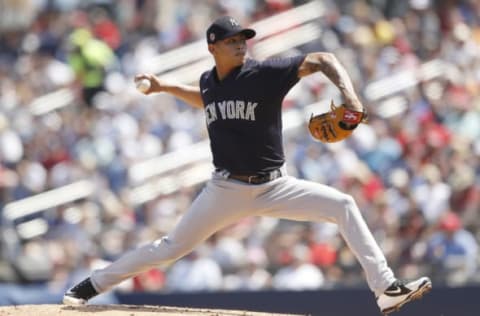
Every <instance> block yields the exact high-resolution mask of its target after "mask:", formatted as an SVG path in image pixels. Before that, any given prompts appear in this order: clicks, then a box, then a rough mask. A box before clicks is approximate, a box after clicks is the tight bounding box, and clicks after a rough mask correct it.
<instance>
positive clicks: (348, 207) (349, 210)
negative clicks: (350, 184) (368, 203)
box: [339, 194, 360, 222]
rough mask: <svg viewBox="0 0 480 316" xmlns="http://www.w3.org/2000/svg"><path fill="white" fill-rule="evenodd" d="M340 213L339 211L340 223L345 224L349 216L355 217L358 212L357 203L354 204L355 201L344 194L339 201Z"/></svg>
mask: <svg viewBox="0 0 480 316" xmlns="http://www.w3.org/2000/svg"><path fill="white" fill-rule="evenodd" d="M340 203H341V208H340V209H341V211H340V219H339V220H340V221H342V222H345V221H347V220H348V219H349V218H350V217H351V216H356V215H358V213H359V212H360V211H359V210H358V207H357V203H356V202H355V199H354V198H353V197H352V196H351V195H349V194H344V195H343V197H342V199H341V202H340Z"/></svg>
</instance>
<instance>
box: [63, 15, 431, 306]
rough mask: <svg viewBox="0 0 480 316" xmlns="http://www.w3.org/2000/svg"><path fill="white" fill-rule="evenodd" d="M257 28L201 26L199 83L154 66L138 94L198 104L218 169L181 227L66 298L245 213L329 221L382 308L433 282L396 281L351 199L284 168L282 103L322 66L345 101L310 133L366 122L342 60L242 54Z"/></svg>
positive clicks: (111, 282)
mask: <svg viewBox="0 0 480 316" xmlns="http://www.w3.org/2000/svg"><path fill="white" fill-rule="evenodd" d="M254 36H255V31H254V30H253V29H249V28H242V27H241V26H240V25H239V23H238V22H237V21H236V20H235V19H233V18H232V17H228V16H224V17H220V18H218V19H217V20H215V21H214V22H213V23H212V24H211V26H210V27H209V28H208V29H207V32H206V40H207V43H208V50H209V52H210V53H211V55H212V56H213V58H214V60H215V66H214V67H213V68H212V69H210V70H208V71H206V72H204V73H203V74H202V75H201V77H200V85H199V87H196V86H189V85H182V84H174V83H170V82H165V81H162V80H160V79H159V78H157V77H156V76H154V75H152V74H140V75H138V76H137V77H136V80H144V79H147V80H149V81H150V87H149V88H148V89H145V90H144V93H145V94H151V93H158V92H166V93H170V94H172V95H174V96H175V97H177V98H179V99H181V100H183V101H185V102H186V103H188V104H190V105H191V106H193V107H195V108H199V109H202V110H203V111H204V112H205V120H206V125H207V129H208V135H209V138H210V147H211V151H212V155H213V165H214V167H215V171H214V172H213V174H212V178H211V179H210V180H209V181H208V182H207V183H206V185H205V187H204V189H203V191H202V192H201V193H200V194H199V195H198V197H197V198H196V199H195V201H194V202H193V203H192V205H191V206H190V208H189V209H188V210H187V211H186V212H185V214H184V215H183V217H182V219H181V220H180V221H179V223H178V225H177V226H176V227H175V228H174V229H173V230H172V231H171V232H170V233H169V234H168V235H167V236H163V237H161V238H159V239H158V240H155V241H153V242H151V243H150V244H147V245H145V246H143V247H140V248H137V249H136V250H133V251H131V252H128V253H126V254H125V255H123V256H122V257H120V258H119V259H118V260H117V261H115V262H113V263H112V264H110V265H109V266H107V267H105V268H104V269H100V270H96V271H93V272H92V274H91V276H90V277H89V278H87V279H86V280H84V281H82V282H81V283H79V284H77V285H75V286H74V287H73V288H71V289H70V290H69V291H68V292H67V293H66V294H65V296H64V300H63V302H64V303H65V304H72V305H80V304H85V303H86V302H87V301H88V300H89V299H90V298H92V297H94V296H95V295H97V294H99V293H101V292H105V291H108V290H110V289H111V288H112V287H114V286H115V285H117V284H119V283H120V282H122V281H123V280H125V279H127V278H131V277H133V276H135V275H137V274H140V273H142V272H144V271H147V270H149V269H151V268H153V267H157V266H159V265H165V264H169V263H172V262H173V261H175V260H177V259H179V258H180V257H182V256H184V255H186V254H188V253H189V252H190V251H192V250H193V249H194V248H195V247H196V246H197V245H198V244H199V243H201V242H203V241H205V240H206V239H207V238H208V237H209V236H211V235H212V234H213V233H215V232H216V231H218V230H220V229H222V228H224V227H226V226H228V225H230V224H232V223H234V222H236V221H238V220H240V219H241V218H243V217H246V216H271V217H276V218H283V219H290V220H295V221H327V222H331V223H335V224H337V225H338V227H339V231H340V233H341V235H342V237H343V238H344V239H345V241H346V243H347V244H348V246H349V247H350V249H351V251H352V252H353V253H354V254H355V256H356V258H357V260H358V261H359V262H360V264H361V266H362V268H363V270H364V271H365V275H366V280H367V283H368V286H369V287H370V289H371V290H372V292H373V293H374V295H375V296H376V300H377V304H378V306H379V308H380V311H381V312H382V313H384V314H388V313H390V312H392V311H395V310H397V309H398V308H400V307H401V306H402V305H403V304H405V303H407V302H409V301H411V300H412V299H415V298H418V297H421V296H422V295H423V294H424V293H425V292H427V291H428V290H429V289H430V288H431V281H430V279H429V278H427V277H421V278H419V279H418V280H414V281H411V282H402V281H400V280H397V279H396V278H395V276H394V274H393V272H392V270H391V269H390V268H389V266H388V264H387V262H386V259H385V257H384V255H383V253H382V251H381V250H380V248H379V246H378V245H377V243H376V241H375V239H374V238H373V236H372V234H371V233H370V231H369V229H368V227H367V225H366V223H365V221H364V219H363V217H362V214H361V213H360V211H359V209H358V207H357V205H356V203H355V201H354V200H353V198H352V197H351V196H350V195H348V194H345V193H342V192H340V191H338V190H337V189H335V188H332V187H329V186H326V185H323V184H319V183H313V182H308V181H304V180H300V179H297V178H295V177H292V176H289V175H287V173H286V171H285V170H286V168H285V165H284V164H285V155H284V150H283V144H282V117H281V114H282V112H281V105H282V101H283V99H284V97H285V95H286V94H287V93H288V91H289V90H290V89H291V88H292V87H293V86H294V85H295V84H296V83H297V82H298V81H299V80H300V79H301V78H303V77H305V76H308V75H310V74H312V73H315V72H319V71H320V72H322V73H323V74H324V75H325V76H326V77H327V78H329V79H330V81H331V82H332V83H333V84H335V85H336V86H337V87H338V89H339V90H340V93H341V95H342V97H343V104H342V105H339V106H335V105H334V104H333V103H332V110H331V111H330V112H328V113H325V114H322V115H318V116H314V117H312V119H311V120H310V122H309V130H310V132H311V133H312V136H313V137H314V138H316V139H319V140H321V141H324V142H335V141H340V140H342V139H344V138H346V137H348V136H349V135H350V134H351V133H352V132H353V131H354V129H355V128H356V127H357V125H358V124H360V123H362V122H364V121H365V120H366V112H365V109H364V107H363V106H362V103H361V102H360V101H359V98H358V97H357V94H356V93H355V90H354V88H353V85H352V82H351V80H350V78H349V76H348V74H347V72H346V71H345V69H344V67H343V66H342V65H341V64H340V63H339V62H338V61H337V59H336V58H335V56H334V55H332V54H330V53H324V52H317V53H310V54H307V55H300V56H296V57H290V58H273V59H268V60H265V61H258V60H254V59H250V58H247V57H246V52H247V45H246V40H248V39H250V38H252V37H254Z"/></svg>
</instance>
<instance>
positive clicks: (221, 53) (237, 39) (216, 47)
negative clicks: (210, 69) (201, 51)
mask: <svg viewBox="0 0 480 316" xmlns="http://www.w3.org/2000/svg"><path fill="white" fill-rule="evenodd" d="M209 50H210V52H211V53H212V54H213V56H214V57H215V58H216V59H217V60H219V61H222V62H228V63H229V64H232V65H241V64H242V63H243V61H244V59H245V55H246V54H247V42H246V38H245V35H243V34H241V33H240V34H237V35H234V36H231V37H227V38H225V39H223V40H221V41H218V42H216V43H215V44H210V45H209Z"/></svg>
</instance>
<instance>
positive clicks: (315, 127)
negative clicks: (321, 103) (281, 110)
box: [308, 101, 367, 143]
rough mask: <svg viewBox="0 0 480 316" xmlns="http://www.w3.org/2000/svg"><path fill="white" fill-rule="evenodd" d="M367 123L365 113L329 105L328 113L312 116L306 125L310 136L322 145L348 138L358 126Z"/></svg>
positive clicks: (332, 104) (341, 106) (342, 106)
mask: <svg viewBox="0 0 480 316" xmlns="http://www.w3.org/2000/svg"><path fill="white" fill-rule="evenodd" d="M366 121H367V112H366V111H365V110H364V112H358V111H354V110H350V109H348V108H346V107H345V105H343V104H341V105H339V106H335V104H334V103H333V101H332V102H331V103H330V111H329V112H326V113H322V114H318V115H313V114H312V117H311V118H310V121H309V123H308V129H309V131H310V134H312V136H313V137H314V138H315V139H317V140H319V141H321V142H323V143H335V142H339V141H341V140H344V139H345V138H347V137H349V136H350V135H351V134H352V133H353V130H354V129H355V128H357V126H358V124H360V123H365V122H366Z"/></svg>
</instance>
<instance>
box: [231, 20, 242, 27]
mask: <svg viewBox="0 0 480 316" xmlns="http://www.w3.org/2000/svg"><path fill="white" fill-rule="evenodd" d="M230 24H232V26H240V24H238V22H237V21H235V19H234V18H230Z"/></svg>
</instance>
